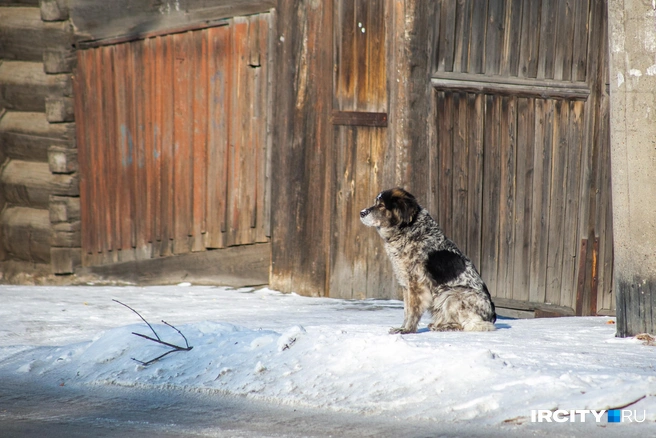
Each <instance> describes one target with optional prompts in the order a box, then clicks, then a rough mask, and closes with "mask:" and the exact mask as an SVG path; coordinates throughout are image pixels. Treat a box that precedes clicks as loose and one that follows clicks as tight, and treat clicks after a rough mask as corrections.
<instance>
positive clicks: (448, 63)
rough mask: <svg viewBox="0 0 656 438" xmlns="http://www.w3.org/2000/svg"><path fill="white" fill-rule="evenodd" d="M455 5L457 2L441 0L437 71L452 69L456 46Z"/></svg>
mask: <svg viewBox="0 0 656 438" xmlns="http://www.w3.org/2000/svg"><path fill="white" fill-rule="evenodd" d="M456 5H457V2H450V1H445V2H442V7H441V12H440V28H439V31H440V37H439V46H438V52H437V70H438V71H453V61H454V56H455V47H456Z"/></svg>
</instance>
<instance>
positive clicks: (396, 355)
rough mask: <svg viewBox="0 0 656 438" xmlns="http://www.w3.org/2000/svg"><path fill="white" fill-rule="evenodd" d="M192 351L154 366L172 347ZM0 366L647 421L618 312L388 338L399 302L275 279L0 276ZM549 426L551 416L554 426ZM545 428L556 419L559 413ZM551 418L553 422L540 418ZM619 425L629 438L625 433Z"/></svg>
mask: <svg viewBox="0 0 656 438" xmlns="http://www.w3.org/2000/svg"><path fill="white" fill-rule="evenodd" d="M113 299H116V300H119V301H121V302H122V303H125V304H127V305H129V306H130V307H132V308H133V309H135V310H137V311H138V312H139V313H140V314H141V315H142V316H143V317H144V318H145V319H146V320H147V321H148V322H149V323H150V324H151V325H152V326H153V328H154V329H155V331H156V332H157V333H158V334H159V336H161V338H162V340H164V341H166V342H169V343H172V344H176V345H180V346H182V347H184V346H185V340H184V339H183V337H182V336H181V335H180V334H178V333H177V332H176V331H175V330H174V329H172V328H170V327H168V326H166V325H165V324H163V323H162V322H161V320H162V319H163V320H165V321H166V322H167V323H169V324H172V325H174V326H175V327H176V328H177V329H178V330H180V332H181V333H182V334H183V335H184V337H186V339H187V341H188V342H189V345H190V346H192V347H193V348H192V349H191V350H189V351H176V352H173V353H171V354H169V355H167V356H166V357H164V358H162V359H161V360H159V361H157V362H154V363H153V364H151V365H148V366H143V365H141V364H139V363H138V362H136V361H135V360H134V359H133V358H135V359H138V360H141V361H148V360H150V359H153V358H155V357H157V356H159V355H161V354H163V353H165V352H166V351H168V347H165V346H163V345H159V344H156V343H154V342H151V341H149V340H147V339H143V338H141V337H138V336H135V335H133V334H132V333H133V332H135V333H141V334H144V335H148V336H153V333H152V332H151V331H150V329H149V327H148V326H147V325H146V324H145V323H144V322H143V321H142V320H141V319H139V317H138V316H137V315H136V314H135V313H133V312H131V311H130V310H129V309H127V308H126V307H123V306H121V305H120V304H118V303H116V302H114V301H112V300H113ZM0 302H1V303H2V306H1V308H0V379H12V378H25V377H26V376H27V377H28V378H30V379H34V380H38V379H45V380H47V381H49V382H53V381H57V382H60V384H62V385H86V386H90V387H94V386H99V385H100V386H127V387H134V388H139V389H142V390H144V391H149V390H153V389H157V390H162V389H164V390H172V391H177V390H183V391H195V392H201V393H206V394H215V393H216V394H225V395H234V396H243V397H246V398H249V399H256V400H260V401H264V402H268V403H274V404H282V405H290V406H299V407H306V408H319V409H322V410H328V411H334V412H345V413H356V414H366V415H371V416H376V415H380V416H385V417H386V418H395V419H398V420H400V421H429V422H438V423H448V424H458V423H466V424H469V425H472V424H473V425H479V426H480V427H487V426H495V427H498V426H499V425H509V426H508V427H511V426H512V427H514V428H519V430H523V429H522V428H526V430H533V429H530V428H531V427H534V426H535V425H534V424H533V425H531V418H530V416H531V410H534V409H548V410H555V409H564V410H581V409H591V410H603V409H612V408H623V407H625V406H629V407H627V408H626V409H631V410H636V411H637V412H638V417H639V418H642V413H643V411H644V412H645V414H646V421H645V422H644V423H640V424H638V423H633V424H621V425H614V424H607V423H606V419H605V416H604V419H603V420H602V423H600V424H601V426H599V425H596V424H590V423H591V422H592V423H594V419H593V417H592V416H589V417H588V423H587V424H588V426H586V427H604V428H605V427H606V426H607V427H608V428H610V427H623V428H624V429H623V433H625V432H626V431H634V432H636V433H637V434H639V435H642V436H648V435H651V436H653V435H654V434H656V397H655V395H656V373H655V372H654V366H656V349H655V348H654V347H651V346H646V345H643V343H642V342H641V341H638V340H636V339H620V338H616V337H615V326H614V318H610V317H586V318H556V319H534V320H513V319H499V320H498V321H497V324H496V325H497V328H498V330H496V331H494V332H481V333H434V332H430V331H428V330H427V329H426V324H427V322H428V321H427V320H426V319H425V320H424V321H423V324H422V325H421V326H420V327H421V329H420V332H419V333H416V334H411V335H389V334H388V333H387V331H388V329H389V327H392V326H398V325H399V323H400V322H401V320H402V319H403V304H402V303H401V302H399V301H383V300H364V301H349V300H336V299H327V298H307V297H301V296H298V295H295V294H282V293H279V292H276V291H272V290H269V289H266V288H264V289H259V290H254V289H238V290H235V289H231V288H219V287H200V286H190V285H180V286H157V287H146V288H139V287H105V286H75V287H48V286H43V287H33V286H30V287H27V286H0ZM549 426H552V425H549ZM553 426H556V425H555V424H554V425H553ZM545 430H549V429H548V428H546V429H545ZM625 436H626V435H625Z"/></svg>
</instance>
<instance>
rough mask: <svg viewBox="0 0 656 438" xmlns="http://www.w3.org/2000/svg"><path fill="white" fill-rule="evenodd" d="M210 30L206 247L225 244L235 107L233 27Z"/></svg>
mask: <svg viewBox="0 0 656 438" xmlns="http://www.w3.org/2000/svg"><path fill="white" fill-rule="evenodd" d="M208 33H209V40H210V42H209V48H208V49H209V50H208V57H209V81H210V83H209V93H210V96H211V97H212V102H211V104H210V105H209V132H208V151H207V155H208V159H207V206H206V208H207V213H206V217H207V234H206V239H205V246H206V247H208V248H222V247H224V246H225V242H224V239H225V231H226V223H227V216H226V215H227V202H226V200H227V196H228V192H227V190H228V164H229V161H228V148H229V138H230V127H231V123H230V121H229V120H230V116H231V114H232V113H231V110H232V104H231V102H232V99H231V90H232V85H231V84H232V80H233V79H232V47H231V39H230V33H231V27H228V26H224V27H214V28H210V29H208Z"/></svg>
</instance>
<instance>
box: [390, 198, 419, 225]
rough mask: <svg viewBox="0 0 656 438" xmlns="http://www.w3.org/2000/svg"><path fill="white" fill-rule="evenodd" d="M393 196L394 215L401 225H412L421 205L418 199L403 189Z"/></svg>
mask: <svg viewBox="0 0 656 438" xmlns="http://www.w3.org/2000/svg"><path fill="white" fill-rule="evenodd" d="M394 192H395V193H393V196H392V213H393V214H394V216H395V217H396V219H397V220H398V221H399V224H400V225H408V224H411V223H412V222H413V221H414V220H415V217H416V216H417V213H419V204H418V203H417V199H416V198H415V197H414V196H412V195H411V194H410V193H408V192H406V191H405V190H403V189H395V190H394Z"/></svg>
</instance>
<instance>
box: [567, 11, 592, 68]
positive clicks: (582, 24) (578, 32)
mask: <svg viewBox="0 0 656 438" xmlns="http://www.w3.org/2000/svg"><path fill="white" fill-rule="evenodd" d="M588 13H589V2H588V0H579V1H577V2H575V6H574V37H573V39H572V41H573V43H574V44H573V46H572V76H571V78H572V81H585V80H586V61H587V54H588V53H587V52H588Z"/></svg>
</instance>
